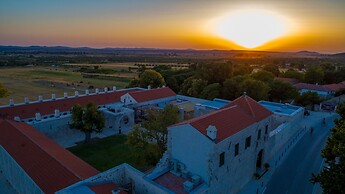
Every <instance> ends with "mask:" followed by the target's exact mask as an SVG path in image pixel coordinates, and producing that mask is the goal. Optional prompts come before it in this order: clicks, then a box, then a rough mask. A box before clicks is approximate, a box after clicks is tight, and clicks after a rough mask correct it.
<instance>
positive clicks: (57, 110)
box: [54, 109, 60, 117]
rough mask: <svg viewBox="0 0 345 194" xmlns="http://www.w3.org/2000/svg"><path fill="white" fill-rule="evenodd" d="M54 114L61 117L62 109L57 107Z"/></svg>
mask: <svg viewBox="0 0 345 194" xmlns="http://www.w3.org/2000/svg"><path fill="white" fill-rule="evenodd" d="M54 116H55V117H59V116H60V110H59V109H55V111H54Z"/></svg>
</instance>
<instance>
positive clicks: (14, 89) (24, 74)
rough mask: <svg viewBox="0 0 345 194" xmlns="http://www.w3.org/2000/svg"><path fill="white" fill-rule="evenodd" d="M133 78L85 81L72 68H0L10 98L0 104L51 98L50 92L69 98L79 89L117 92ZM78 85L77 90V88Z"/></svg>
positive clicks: (0, 75)
mask: <svg viewBox="0 0 345 194" xmlns="http://www.w3.org/2000/svg"><path fill="white" fill-rule="evenodd" d="M130 76H132V77H133V76H134V75H127V74H124V75H122V76H121V75H119V76H117V75H113V76H112V77H102V76H100V77H96V78H85V77H83V76H82V75H81V73H80V72H76V71H74V69H71V68H61V67H60V68H53V67H39V66H33V67H15V68H0V82H1V83H3V85H4V86H5V87H6V88H7V89H8V90H9V95H10V96H9V97H7V98H2V99H0V105H5V104H8V99H9V98H10V97H12V98H13V99H14V101H15V103H21V102H23V101H24V97H29V99H30V100H37V96H39V95H43V97H44V98H50V97H51V94H52V93H55V94H56V96H57V97H61V96H63V92H69V94H70V95H72V94H73V93H74V91H75V90H81V89H80V87H83V88H88V87H89V86H93V87H94V88H104V87H110V88H112V86H116V87H117V88H118V89H121V88H125V87H126V86H127V84H128V82H129V80H130V79H131V77H130ZM76 86H78V87H76Z"/></svg>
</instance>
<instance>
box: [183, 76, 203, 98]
mask: <svg viewBox="0 0 345 194" xmlns="http://www.w3.org/2000/svg"><path fill="white" fill-rule="evenodd" d="M206 86H207V81H206V80H202V79H193V80H192V85H191V87H190V88H189V89H188V90H187V94H188V95H189V96H194V97H200V95H201V92H202V91H203V89H204V88H205V87H206Z"/></svg>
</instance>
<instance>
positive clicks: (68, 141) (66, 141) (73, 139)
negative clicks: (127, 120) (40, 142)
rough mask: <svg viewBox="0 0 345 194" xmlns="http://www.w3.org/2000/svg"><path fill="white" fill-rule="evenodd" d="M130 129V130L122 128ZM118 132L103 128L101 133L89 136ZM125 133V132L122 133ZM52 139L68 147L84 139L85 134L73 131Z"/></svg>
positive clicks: (107, 135)
mask: <svg viewBox="0 0 345 194" xmlns="http://www.w3.org/2000/svg"><path fill="white" fill-rule="evenodd" d="M123 131H127V132H128V131H130V130H123ZM116 134H118V131H117V130H116V131H115V130H114V129H105V130H103V131H102V132H101V133H92V136H91V138H105V137H109V136H111V135H116ZM124 134H125V133H124ZM53 140H54V141H55V142H56V143H58V144H59V145H60V146H62V147H64V148H70V147H73V146H76V145H77V144H76V143H78V142H81V141H84V140H85V135H84V133H82V132H78V133H75V134H74V135H73V136H69V137H62V138H53Z"/></svg>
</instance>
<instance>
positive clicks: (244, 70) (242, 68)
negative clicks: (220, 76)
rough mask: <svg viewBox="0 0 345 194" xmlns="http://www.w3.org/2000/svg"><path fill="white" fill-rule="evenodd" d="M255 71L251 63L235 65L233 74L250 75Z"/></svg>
mask: <svg viewBox="0 0 345 194" xmlns="http://www.w3.org/2000/svg"><path fill="white" fill-rule="evenodd" d="M252 71H253V68H252V67H251V66H249V65H235V66H234V73H233V76H239V75H249V74H251V73H252Z"/></svg>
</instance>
